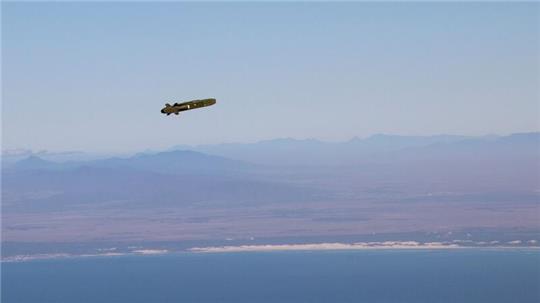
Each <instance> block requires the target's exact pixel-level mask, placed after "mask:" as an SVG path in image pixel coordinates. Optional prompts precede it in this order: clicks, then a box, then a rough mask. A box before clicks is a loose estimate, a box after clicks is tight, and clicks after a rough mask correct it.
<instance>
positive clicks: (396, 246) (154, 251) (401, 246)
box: [0, 241, 540, 263]
mask: <svg viewBox="0 0 540 303" xmlns="http://www.w3.org/2000/svg"><path fill="white" fill-rule="evenodd" d="M474 249H477V250H532V251H540V246H508V245H505V246H503V245H501V246H464V245H459V244H455V243H443V242H427V243H420V242H415V241H385V242H357V243H339V242H333V243H309V244H305V243H304V244H260V245H237V246H207V247H192V248H188V249H185V250H175V251H170V250H167V249H158V248H145V249H136V250H132V251H126V252H112V251H108V252H103V253H89V254H69V253H51V254H21V255H14V256H8V257H2V259H1V260H0V263H19V262H29V261H37V260H53V259H79V258H104V257H122V256H156V255H171V254H175V253H189V254H222V253H250V252H253V253H261V252H293V251H304V252H306V251H376V250H386V251H389V250H394V251H400V250H402V251H414V250H425V251H429V250H474Z"/></svg>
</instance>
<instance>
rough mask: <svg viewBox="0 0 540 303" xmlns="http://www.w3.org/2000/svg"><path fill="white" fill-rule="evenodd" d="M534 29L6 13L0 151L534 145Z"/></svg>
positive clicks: (270, 7) (432, 9)
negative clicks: (423, 142)
mask: <svg viewBox="0 0 540 303" xmlns="http://www.w3.org/2000/svg"><path fill="white" fill-rule="evenodd" d="M539 18H540V6H539V4H535V3H454V4H450V3H439V4H436V3H380V4H375V3H273V4H272V3H159V4H156V3H48V4H36V3H5V2H4V3H2V84H3V85H2V86H3V92H2V93H3V95H2V99H3V100H2V101H3V102H2V120H3V122H2V123H3V140H2V141H3V149H13V148H29V149H34V150H41V149H46V150H53V151H61V150H83V151H136V150H143V149H147V148H151V149H160V148H166V147H168V146H172V145H177V144H200V143H221V142H253V141H257V140H264V139H271V138H278V137H294V138H319V139H322V140H328V141H340V140H347V139H349V138H351V137H353V136H368V135H371V134H374V133H391V134H404V135H430V134H440V133H448V134H465V135H483V134H493V133H496V134H508V133H513V132H525V131H538V130H539V129H540V125H539V123H540V122H539V120H540V104H539V102H540V101H539V100H540V93H539V88H538V87H539V83H540V76H539V69H540V55H539V54H540V38H539V34H540V25H539V20H540V19H539ZM207 97H215V98H217V100H218V104H217V105H215V106H213V107H210V108H207V109H202V110H196V111H190V112H187V113H185V114H181V115H180V116H179V117H173V116H169V117H165V116H162V115H161V114H160V113H159V110H160V109H161V107H162V106H163V104H164V103H165V102H175V101H183V100H189V99H196V98H207Z"/></svg>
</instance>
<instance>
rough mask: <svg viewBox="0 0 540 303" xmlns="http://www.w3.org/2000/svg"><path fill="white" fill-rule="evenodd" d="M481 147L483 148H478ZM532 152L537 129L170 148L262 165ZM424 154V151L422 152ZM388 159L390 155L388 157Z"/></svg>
mask: <svg viewBox="0 0 540 303" xmlns="http://www.w3.org/2000/svg"><path fill="white" fill-rule="evenodd" d="M482 149H485V150H484V151H480V150H482ZM494 149H502V150H504V151H505V152H518V153H519V152H520V150H521V151H523V152H525V153H530V152H533V153H536V152H538V151H539V150H540V133H539V132H534V133H519V134H512V135H509V136H481V137H467V136H454V135H438V136H397V135H384V134H378V135H373V136H371V137H368V138H364V139H361V138H353V139H351V140H349V141H347V142H339V143H330V142H323V141H319V140H316V139H306V140H296V139H276V140H269V141H261V142H257V143H247V144H245V143H227V144H216V145H199V146H187V145H177V146H175V147H173V148H172V150H193V151H198V152H202V153H206V154H210V155H217V156H222V157H226V158H231V159H238V160H244V161H248V162H252V163H260V164H266V165H308V166H310V165H311V166H312V165H323V166H327V165H351V164H353V163H363V162H365V161H366V160H369V159H371V158H380V156H381V155H387V156H390V158H392V157H394V156H395V155H399V154H400V153H417V152H420V153H426V152H428V151H429V152H431V153H443V154H446V153H447V152H458V151H462V152H473V151H474V152H489V151H493V150H494ZM426 156H427V155H426ZM390 160H391V159H390Z"/></svg>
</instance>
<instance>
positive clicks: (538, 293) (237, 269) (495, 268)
mask: <svg viewBox="0 0 540 303" xmlns="http://www.w3.org/2000/svg"><path fill="white" fill-rule="evenodd" d="M1 296H2V302H3V303H26V302H32V303H38V302H39V303H47V302H55V303H63V302H65V303H76V302H114V303H123V302H125V303H128V302H129V303H134V302H236V303H243V302H246V303H247V302H249V303H257V302H280V303H281V302H296V303H298V302H369V303H371V302H373V303H377V302H415V303H421V302H426V303H428V302H429V303H436V302H460V303H467V302H474V303H478V302H489V303H496V302H521V303H527V302H531V303H532V302H535V303H537V302H540V253H539V252H538V251H530V250H529V251H506V250H499V251H489V250H447V251H403V250H396V251H313V252H270V253H221V254H194V253H178V254H171V255H162V256H124V257H98V258H74V259H56V260H36V261H30V262H21V263H4V264H2V295H1Z"/></svg>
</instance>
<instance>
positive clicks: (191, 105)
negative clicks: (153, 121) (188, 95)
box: [161, 99, 216, 116]
mask: <svg viewBox="0 0 540 303" xmlns="http://www.w3.org/2000/svg"><path fill="white" fill-rule="evenodd" d="M214 104H216V99H201V100H192V101H187V102H182V103H174V104H173V105H170V104H169V103H166V104H165V107H164V108H162V109H161V113H162V114H167V116H168V115H170V114H175V115H178V114H179V113H180V112H183V111H185V110H192V109H196V108H201V107H205V106H210V105H214Z"/></svg>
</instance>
